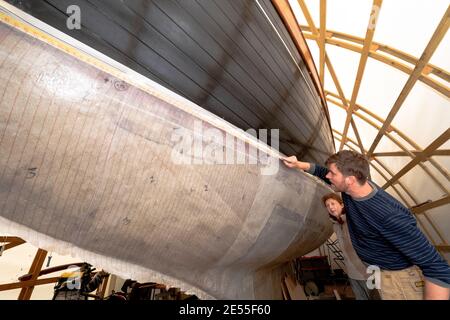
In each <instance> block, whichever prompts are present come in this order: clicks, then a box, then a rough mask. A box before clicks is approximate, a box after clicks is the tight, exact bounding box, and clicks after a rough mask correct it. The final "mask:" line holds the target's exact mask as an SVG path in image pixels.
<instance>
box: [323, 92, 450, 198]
mask: <svg viewBox="0 0 450 320" xmlns="http://www.w3.org/2000/svg"><path fill="white" fill-rule="evenodd" d="M325 93H326V95H327V101H328V102H331V103H332V104H334V105H336V106H338V107H340V108H343V109H345V106H344V105H343V104H341V103H339V102H338V101H335V100H333V99H330V97H329V96H332V97H335V98H337V99H338V98H339V96H338V95H337V94H335V93H332V92H329V91H325ZM358 110H360V111H362V112H364V113H366V114H368V115H369V116H370V117H372V118H374V119H375V120H377V121H379V122H380V123H383V119H382V118H381V117H379V116H377V115H376V114H374V113H372V112H370V111H369V110H368V109H367V108H365V107H363V106H361V105H358ZM354 114H355V115H356V116H357V117H358V118H360V119H361V120H363V121H364V122H365V123H367V124H369V125H370V126H372V127H373V128H375V129H377V130H380V129H381V125H378V124H376V123H375V122H373V121H372V120H370V119H369V118H367V117H366V116H364V115H362V114H361V113H359V112H355V113H354ZM392 133H395V134H397V135H398V136H399V137H400V138H402V139H403V140H404V141H405V142H406V143H408V144H409V145H410V146H411V147H407V146H405V145H404V144H403V143H401V142H400V141H398V140H397V139H396V138H394V136H393V135H392ZM385 136H386V137H387V138H388V139H389V140H391V141H392V142H393V143H394V144H396V145H397V146H398V147H399V148H400V149H402V150H403V151H402V152H404V153H406V155H408V156H410V157H411V158H414V157H415V154H414V153H413V152H410V148H414V149H416V151H418V152H422V151H423V150H422V149H421V148H420V147H419V146H418V145H417V144H416V143H415V142H414V141H413V140H412V139H410V138H409V137H408V136H407V135H406V134H404V133H403V132H402V131H401V130H399V129H398V128H396V127H394V126H391V127H390V132H389V133H386V134H385ZM438 151H439V150H435V151H433V152H431V153H430V154H431V156H432V155H434V154H435V153H437V152H438ZM373 158H374V155H372V157H370V158H369V159H373ZM428 160H429V162H430V164H431V165H432V166H433V167H434V168H435V169H436V170H438V172H439V173H440V174H442V176H443V177H444V178H445V179H447V180H448V181H450V174H449V173H448V171H447V170H446V169H445V168H443V167H442V166H441V165H440V164H439V163H438V162H437V161H436V160H435V159H433V158H429V159H428ZM418 165H419V166H420V167H421V168H422V169H423V170H424V171H425V173H426V174H428V176H429V177H430V178H431V179H432V180H433V181H434V182H435V183H436V185H437V186H438V187H439V188H440V189H441V190H442V191H443V192H445V193H447V194H450V190H449V189H448V188H447V187H446V186H444V185H443V184H442V182H441V181H439V180H438V179H437V177H436V176H435V175H434V174H433V173H432V172H431V171H430V170H429V169H428V168H427V167H426V166H425V165H424V164H423V163H419V164H418Z"/></svg>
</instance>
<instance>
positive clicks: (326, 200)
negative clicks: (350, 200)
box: [322, 193, 380, 300]
mask: <svg viewBox="0 0 450 320" xmlns="http://www.w3.org/2000/svg"><path fill="white" fill-rule="evenodd" d="M322 202H323V204H324V206H325V207H326V208H327V211H328V214H329V216H330V219H331V221H332V222H333V230H334V233H335V234H336V237H337V239H338V241H339V247H340V249H341V251H342V256H343V257H344V267H343V268H344V270H345V273H346V274H347V276H348V280H349V282H350V286H351V287H352V290H353V293H354V294H355V299H356V300H379V299H380V294H379V292H378V290H377V289H369V288H368V287H367V285H366V283H367V278H368V275H367V272H366V270H367V267H366V266H365V265H364V263H363V262H362V261H361V259H359V257H358V255H357V254H356V252H355V249H353V246H352V242H351V240H350V234H349V232H348V226H347V218H346V216H347V215H346V212H345V207H344V202H343V201H342V198H341V197H340V196H339V195H338V194H337V193H329V194H326V195H324V196H323V197H322Z"/></svg>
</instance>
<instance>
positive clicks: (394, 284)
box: [380, 266, 425, 300]
mask: <svg viewBox="0 0 450 320" xmlns="http://www.w3.org/2000/svg"><path fill="white" fill-rule="evenodd" d="M424 285H425V282H424V278H423V275H422V271H420V269H419V268H417V267H416V266H412V267H410V268H408V269H403V270H398V271H390V270H381V289H380V293H381V299H383V300H422V299H423V291H424Z"/></svg>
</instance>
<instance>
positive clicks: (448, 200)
mask: <svg viewBox="0 0 450 320" xmlns="http://www.w3.org/2000/svg"><path fill="white" fill-rule="evenodd" d="M449 203H450V196H446V197H444V198H441V199H439V200H435V201H432V202H429V203H426V204H423V205H421V206H418V207H414V208H412V209H411V211H412V212H414V213H415V214H420V213H424V212H425V211H427V210H431V209H434V208H437V207H440V206H444V205H446V204H449Z"/></svg>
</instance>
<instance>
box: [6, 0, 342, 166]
mask: <svg viewBox="0 0 450 320" xmlns="http://www.w3.org/2000/svg"><path fill="white" fill-rule="evenodd" d="M7 2H9V3H11V4H13V5H15V6H16V7H18V8H20V9H22V10H24V11H26V12H28V13H30V14H32V15H33V16H35V17H36V18H38V19H40V20H42V21H44V22H46V23H47V24H49V25H51V26H53V27H55V28H57V29H59V30H61V31H63V32H65V33H67V34H69V35H70V36H72V37H74V38H76V39H78V40H80V41H82V42H83V43H85V44H87V45H89V46H91V47H93V48H95V49H96V50H98V51H100V52H102V53H104V54H106V55H108V56H109V57H111V58H113V59H114V60H116V61H118V62H120V63H122V64H124V65H126V66H128V67H130V68H131V69H133V70H135V71H137V72H139V73H141V74H142V75H144V76H146V77H148V78H150V79H152V80H154V81H156V82H158V83H159V84H161V85H163V86H165V87H167V88H169V89H171V90H172V91H175V92H177V93H179V94H180V95H182V96H184V97H186V98H188V99H189V100H191V101H193V102H195V103H196V104H198V105H199V106H201V107H203V108H205V109H207V110H209V111H211V112H213V113H214V114H216V115H218V116H220V117H222V118H223V119H225V120H227V121H229V122H231V123H233V124H234V125H236V126H238V127H240V128H242V129H244V130H246V129H249V128H254V129H260V128H261V129H280V151H281V152H283V153H284V154H287V155H291V154H296V155H297V156H299V157H300V158H301V159H303V160H306V161H314V162H318V163H323V162H324V161H325V159H326V158H327V157H328V156H329V155H330V154H331V153H333V150H334V146H333V140H332V134H331V130H330V125H329V123H328V118H327V114H326V112H327V111H326V109H325V107H324V106H323V105H322V103H321V100H320V98H319V95H318V93H317V91H316V90H315V89H314V85H313V82H312V79H311V77H310V75H309V73H308V69H307V67H306V65H305V64H304V63H303V60H302V58H301V56H300V54H299V53H298V50H297V48H296V47H295V45H294V43H293V42H292V39H291V38H290V36H289V33H288V31H287V30H286V28H285V26H284V25H283V23H282V20H281V19H280V17H279V15H278V13H277V12H276V9H275V8H274V7H273V5H272V3H271V2H270V0H260V1H259V3H260V4H261V6H262V7H263V9H264V11H265V12H266V14H267V15H268V17H269V18H270V20H271V21H272V23H273V24H274V25H275V27H276V28H277V30H278V32H279V34H280V35H281V37H282V38H283V40H284V42H285V43H286V44H287V46H288V48H289V51H290V53H291V54H292V55H293V56H294V58H295V60H296V61H297V63H298V65H299V66H300V68H301V70H302V72H300V71H299V69H298V68H297V66H296V65H295V64H294V62H293V60H292V57H291V56H290V53H289V51H288V50H287V49H286V48H285V46H284V44H283V43H282V41H281V40H280V38H279V36H278V35H277V33H276V32H275V30H274V29H273V27H272V25H271V24H270V22H269V21H268V19H267V17H266V16H265V14H264V13H263V12H262V10H261V8H260V7H259V6H258V4H257V2H256V1H250V0H248V1H247V0H198V1H195V0H178V1H171V0H154V1H144V0H127V1H120V0H45V1H44V0H7ZM70 5H78V6H79V7H80V9H81V29H80V30H76V29H75V30H69V29H68V28H67V26H66V20H67V17H68V16H69V14H68V13H66V10H67V7H68V6H70Z"/></svg>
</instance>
